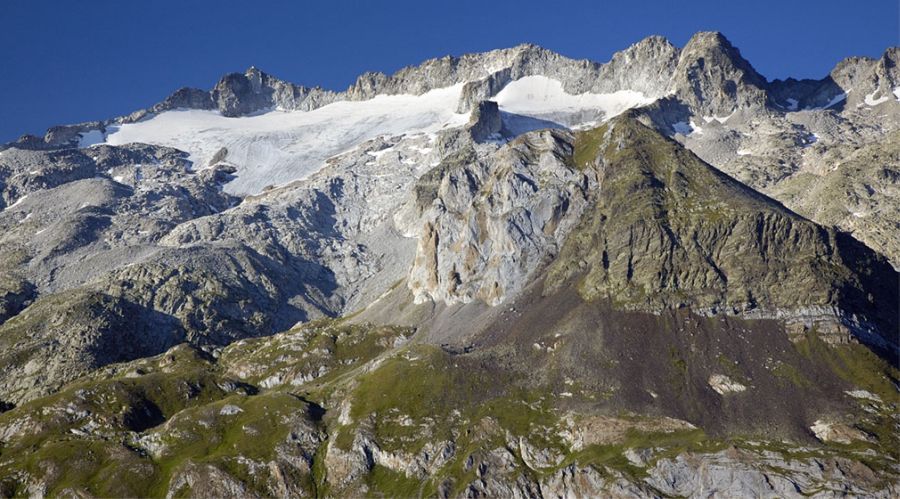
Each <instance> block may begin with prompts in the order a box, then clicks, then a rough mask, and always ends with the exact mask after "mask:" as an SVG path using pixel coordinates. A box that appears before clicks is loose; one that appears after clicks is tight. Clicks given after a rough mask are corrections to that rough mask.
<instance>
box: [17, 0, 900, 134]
mask: <svg viewBox="0 0 900 499" xmlns="http://www.w3.org/2000/svg"><path fill="white" fill-rule="evenodd" d="M898 18H900V12H898V0H878V1H874V0H870V1H867V0H840V1H831V0H816V1H811V0H803V1H800V0H797V1H794V0H779V1H771V0H756V1H741V0H731V1H723V0H718V1H706V0H704V1H653V2H649V1H639V0H621V1H608V0H607V1H593V2H589V1H565V0H544V1H540V2H535V1H525V0H518V1H507V0H482V1H470V0H452V1H437V0H419V1H405V0H404V1H394V2H377V1H374V0H371V1H340V0H324V1H317V2H301V1H295V2H288V1H262V0H260V1H247V0H245V1H230V0H217V1H195V0H179V1H169V0H153V1H150V0H148V1H131V0H115V1H111V0H79V1H74V0H58V1H55V2H51V1H45V0H3V2H2V4H0V19H2V20H3V21H4V22H3V23H2V25H3V27H2V29H0V61H2V71H0V142H6V141H8V140H12V139H14V138H15V137H18V136H19V135H21V134H22V133H26V132H27V133H43V131H44V130H45V129H46V128H47V127H48V126H51V125H55V124H65V123H75V122H80V121H87V120H93V119H103V118H108V117H113V116H117V115H121V114H126V113H129V112H131V111H133V110H136V109H138V108H142V107H146V106H148V105H150V104H153V103H155V102H158V101H160V100H162V99H163V98H164V97H165V96H166V95H168V94H169V93H171V92H172V91H173V90H175V89H176V88H178V87H181V86H193V87H200V88H209V87H211V86H212V85H213V84H215V82H216V81H217V80H218V78H219V77H220V76H221V75H222V74H224V73H227V72H231V71H243V70H244V69H245V68H247V67H249V66H251V65H255V66H257V67H259V68H261V69H263V70H264V71H267V72H269V73H271V74H273V75H276V76H278V77H281V78H283V79H286V80H289V81H293V82H295V83H301V84H305V85H317V84H318V85H322V86H324V87H328V88H333V89H343V88H345V87H346V86H347V85H349V84H350V83H352V81H353V80H354V78H355V77H356V75H358V74H359V73H361V72H363V71H366V70H377V71H383V72H386V73H390V72H393V71H395V70H397V69H399V68H401V67H403V66H406V65H410V64H415V63H418V62H420V61H422V60H424V59H427V58H431V57H438V56H442V55H446V54H454V55H458V54H462V53H466V52H473V51H482V50H488V49H492V48H500V47H508V46H512V45H516V44H518V43H522V42H532V43H536V44H539V45H542V46H544V47H547V48H550V49H552V50H555V51H558V52H560V53H562V54H564V55H567V56H570V57H575V58H588V59H593V60H596V61H606V60H608V59H609V57H610V56H611V55H612V53H613V52H615V51H617V50H621V49H623V48H625V47H627V46H628V45H630V44H631V43H634V42H636V41H638V40H640V39H641V38H643V37H645V36H648V35H651V34H660V35H663V36H666V37H667V38H669V39H670V40H671V41H672V42H673V43H675V44H676V45H678V46H681V45H683V44H684V43H685V42H686V41H687V39H688V38H689V37H690V35H691V34H692V33H693V32H695V31H700V30H718V31H721V32H723V33H724V34H725V35H726V36H727V37H728V38H729V39H730V40H731V41H732V43H734V44H735V45H737V46H738V47H739V48H740V49H741V52H742V53H743V54H744V56H745V57H746V58H747V59H749V60H750V62H752V63H753V65H754V66H755V67H756V68H757V69H758V70H759V71H760V72H761V73H762V74H763V75H765V76H766V77H768V78H769V79H774V78H785V77H787V76H795V77H815V78H820V77H822V76H824V75H825V74H827V73H828V71H829V70H830V69H831V68H832V67H833V66H834V64H835V63H836V62H837V61H838V60H840V59H841V58H843V57H847V56H850V55H867V56H871V57H877V56H879V55H880V54H881V53H882V52H883V51H884V49H885V48H887V47H888V46H891V45H898V44H900V41H898V37H900V34H898V30H900V28H898V22H900V21H898Z"/></svg>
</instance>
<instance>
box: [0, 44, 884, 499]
mask: <svg viewBox="0 0 900 499" xmlns="http://www.w3.org/2000/svg"><path fill="white" fill-rule="evenodd" d="M897 54H898V52H897V49H896V48H890V49H888V50H887V51H886V52H885V54H884V56H883V57H882V58H881V59H878V60H873V59H866V58H851V59H847V60H845V61H842V62H841V63H839V64H838V65H837V67H836V68H835V70H834V71H832V73H831V74H830V75H828V76H826V77H825V78H823V79H822V80H792V79H789V80H785V81H768V80H766V79H765V77H763V76H762V75H760V74H759V73H758V72H757V71H756V70H755V69H754V68H753V66H752V65H751V64H750V63H749V62H748V61H746V60H745V59H744V58H743V57H742V56H741V54H740V51H739V50H738V49H737V48H736V47H734V46H733V45H732V44H731V43H730V42H729V41H728V40H727V39H726V38H725V37H724V36H723V35H722V34H720V33H698V34H696V35H695V36H693V37H692V38H691V39H690V40H689V41H688V43H687V44H686V45H685V47H683V48H677V47H675V46H674V45H672V44H671V43H669V42H668V41H667V40H665V39H663V38H661V37H655V36H654V37H649V38H647V39H645V40H642V41H640V42H638V43H636V44H635V45H633V46H631V47H629V48H627V49H626V50H624V51H622V52H619V53H617V54H615V55H614V56H613V57H612V59H611V60H610V61H609V62H607V63H604V64H600V63H595V62H592V61H577V60H572V59H568V58H566V57H564V56H562V55H559V54H556V53H553V52H551V51H549V50H546V49H543V48H541V47H538V46H535V45H521V46H518V47H514V48H510V49H502V50H495V51H491V52H485V53H482V54H468V55H464V56H461V57H444V58H440V59H433V60H429V61H426V62H424V63H422V64H420V65H418V66H411V67H408V68H404V69H402V70H400V71H398V72H397V73H396V74H394V75H390V76H388V75H384V74H380V73H367V74H364V75H362V76H360V77H359V78H358V80H357V81H356V83H354V84H353V85H351V86H350V87H349V88H348V89H346V90H345V91H342V92H338V91H332V90H326V89H322V88H308V87H303V86H297V85H294V84H291V83H289V82H285V81H282V80H279V79H277V78H275V77H273V76H271V75H268V74H266V73H264V72H262V71H260V70H258V69H256V68H250V69H249V70H247V71H246V72H245V73H235V74H229V75H226V76H224V77H223V78H222V79H221V80H220V81H219V82H218V83H217V84H216V86H215V87H214V88H213V89H212V90H209V91H206V90H199V89H180V90H178V91H176V92H175V93H174V94H172V95H171V96H170V97H168V98H167V99H165V100H164V101H163V102H161V103H159V104H157V105H154V106H152V107H150V108H148V109H145V110H139V111H137V112H135V113H132V114H130V115H128V116H123V117H118V118H112V119H109V120H105V121H100V122H90V123H82V124H77V125H65V126H59V127H53V128H51V129H50V130H48V132H47V134H46V135H45V136H44V137H33V136H23V137H22V138H21V139H19V140H18V141H16V142H13V143H10V144H7V145H5V146H2V147H0V207H2V211H0V228H2V230H0V347H2V348H0V373H2V377H0V407H2V413H0V477H2V478H0V492H2V493H3V495H4V496H19V495H29V496H31V495H79V496H101V497H108V496H167V497H170V496H183V495H191V496H214V497H220V496H238V495H239V496H295V495H315V496H358V495H386V496H413V495H428V496H433V495H438V496H454V497H456V496H467V497H480V496H516V497H519V496H522V497H525V496H527V497H544V496H555V497H563V496H566V497H568V496H584V495H590V496H597V495H600V496H607V495H611V496H700V495H704V496H705V495H710V494H713V495H724V496H743V495H755V496H759V495H763V496H769V495H772V496H800V495H816V496H833V495H854V496H856V495H862V496H875V497H892V496H895V495H897V494H898V493H900V488H898V483H900V482H898V477H900V465H898V459H900V455H898V453H897V449H898V447H900V439H898V435H900V433H898V429H900V426H898V425H900V420H898V418H897V414H898V406H900V394H898V388H897V387H898V385H900V360H898V352H900V338H898V333H900V275H898V272H897V268H898V265H900V260H898V258H900V257H898V255H900V226H898V225H897V224H898V222H897V217H896V213H897V212H898V206H900V205H898V201H897V199H898V198H897V196H896V195H895V194H896V192H895V191H896V190H897V185H898V181H900V149H898V141H897V136H898V135H897V134H898V133H900V131H898V130H900V73H898V71H900V70H898V69H897V68H896V65H895V64H894V61H895V60H896V56H897ZM860 95H862V97H860Z"/></svg>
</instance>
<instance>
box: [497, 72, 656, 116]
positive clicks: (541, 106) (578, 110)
mask: <svg viewBox="0 0 900 499" xmlns="http://www.w3.org/2000/svg"><path fill="white" fill-rule="evenodd" d="M493 100H495V101H496V102H497V104H498V105H499V106H500V109H501V110H503V111H505V112H507V113H512V114H520V115H525V116H531V117H535V118H540V119H547V120H550V121H553V122H556V123H559V124H561V125H565V126H568V127H575V126H578V125H579V124H582V123H586V122H588V121H599V120H601V119H603V120H608V119H610V118H612V117H614V116H616V115H619V114H621V113H622V112H624V111H626V110H628V109H631V108H633V107H638V106H643V105H645V104H649V103H651V102H653V101H654V100H655V99H652V98H649V97H646V96H645V95H644V94H642V93H641V92H635V91H632V90H619V91H617V92H613V93H610V94H594V93H589V92H588V93H583V94H578V95H573V94H570V93H567V92H566V91H565V89H563V85H562V83H560V82H559V81H558V80H554V79H552V78H548V77H546V76H540V75H536V76H526V77H524V78H520V79H518V80H516V81H513V82H510V83H509V84H508V85H506V86H505V87H503V90H501V91H500V92H499V93H498V94H497V95H496V96H495V97H494V99H493Z"/></svg>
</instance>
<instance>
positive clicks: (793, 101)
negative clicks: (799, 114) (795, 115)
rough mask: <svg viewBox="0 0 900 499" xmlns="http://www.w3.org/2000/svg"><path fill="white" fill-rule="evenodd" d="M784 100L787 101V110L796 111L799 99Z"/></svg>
mask: <svg viewBox="0 0 900 499" xmlns="http://www.w3.org/2000/svg"><path fill="white" fill-rule="evenodd" d="M785 102H787V110H788V111H796V110H797V108H798V107H799V105H800V101H798V100H797V99H785Z"/></svg>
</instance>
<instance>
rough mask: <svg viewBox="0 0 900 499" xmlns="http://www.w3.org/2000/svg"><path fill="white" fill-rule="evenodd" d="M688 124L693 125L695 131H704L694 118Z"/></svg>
mask: <svg viewBox="0 0 900 499" xmlns="http://www.w3.org/2000/svg"><path fill="white" fill-rule="evenodd" d="M688 124H689V125H690V126H691V129H693V130H694V133H703V129H702V128H700V127H699V126H697V124H696V123H694V120H691V122H690V123H688Z"/></svg>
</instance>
